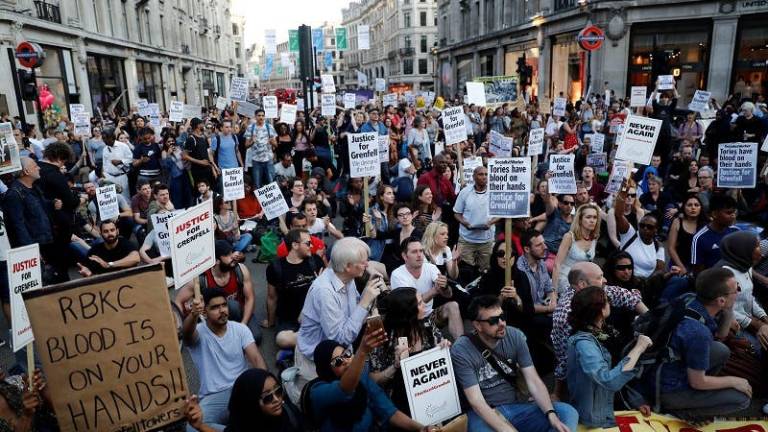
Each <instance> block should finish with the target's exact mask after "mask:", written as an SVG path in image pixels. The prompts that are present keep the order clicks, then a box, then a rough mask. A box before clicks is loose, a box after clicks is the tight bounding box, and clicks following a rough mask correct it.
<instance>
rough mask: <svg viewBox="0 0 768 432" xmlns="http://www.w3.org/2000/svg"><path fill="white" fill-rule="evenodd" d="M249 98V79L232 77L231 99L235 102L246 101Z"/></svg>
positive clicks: (230, 84)
mask: <svg viewBox="0 0 768 432" xmlns="http://www.w3.org/2000/svg"><path fill="white" fill-rule="evenodd" d="M247 96H248V78H244V77H232V81H231V82H230V83H229V97H230V99H232V100H233V101H245V98H246V97H247Z"/></svg>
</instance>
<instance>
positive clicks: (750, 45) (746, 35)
mask: <svg viewBox="0 0 768 432" xmlns="http://www.w3.org/2000/svg"><path fill="white" fill-rule="evenodd" d="M767 19H768V15H766V14H760V15H748V16H744V17H742V18H741V20H740V21H739V33H738V36H737V41H736V48H735V50H734V56H735V59H734V64H733V73H732V74H731V86H730V89H731V93H732V94H734V95H738V96H739V97H740V98H754V97H755V96H757V95H758V94H762V95H765V94H766V90H768V27H766V25H765V23H766V20H767Z"/></svg>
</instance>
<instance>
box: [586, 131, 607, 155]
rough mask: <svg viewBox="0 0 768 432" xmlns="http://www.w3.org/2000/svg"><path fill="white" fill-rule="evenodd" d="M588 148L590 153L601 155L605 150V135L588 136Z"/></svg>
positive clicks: (594, 134)
mask: <svg viewBox="0 0 768 432" xmlns="http://www.w3.org/2000/svg"><path fill="white" fill-rule="evenodd" d="M589 148H590V151H591V152H592V153H602V152H603V150H604V148H605V135H603V134H601V133H593V134H590V135H589Z"/></svg>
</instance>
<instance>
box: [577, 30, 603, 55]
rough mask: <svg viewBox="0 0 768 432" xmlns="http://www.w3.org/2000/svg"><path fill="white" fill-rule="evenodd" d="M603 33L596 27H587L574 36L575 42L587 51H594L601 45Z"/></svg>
mask: <svg viewBox="0 0 768 432" xmlns="http://www.w3.org/2000/svg"><path fill="white" fill-rule="evenodd" d="M604 40H605V32H604V31H603V30H602V29H601V28H600V27H598V26H595V25H588V26H586V27H584V29H583V30H581V31H580V32H579V34H578V35H577V36H576V42H578V43H579V46H580V47H581V48H583V49H585V50H587V51H594V50H596V49H598V48H600V47H601V46H602V45H603V41H604Z"/></svg>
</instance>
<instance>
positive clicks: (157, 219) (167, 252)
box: [149, 210, 184, 257]
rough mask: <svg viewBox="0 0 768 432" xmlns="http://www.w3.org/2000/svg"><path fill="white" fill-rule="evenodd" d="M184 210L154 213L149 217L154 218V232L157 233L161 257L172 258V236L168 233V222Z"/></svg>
mask: <svg viewBox="0 0 768 432" xmlns="http://www.w3.org/2000/svg"><path fill="white" fill-rule="evenodd" d="M183 211H184V210H175V211H172V212H165V213H153V214H151V215H149V217H150V218H152V230H153V231H154V232H155V245H156V246H157V251H158V252H160V255H161V256H164V257H169V256H171V235H170V234H169V232H168V222H169V221H170V220H171V219H173V218H174V217H176V216H178V215H179V214H181V213H182V212H183Z"/></svg>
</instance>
